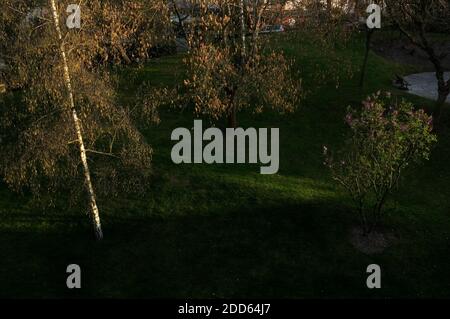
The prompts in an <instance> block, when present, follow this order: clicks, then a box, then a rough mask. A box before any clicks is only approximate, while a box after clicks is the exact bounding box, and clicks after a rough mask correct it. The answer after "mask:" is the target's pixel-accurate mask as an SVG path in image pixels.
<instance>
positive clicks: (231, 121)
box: [228, 105, 237, 128]
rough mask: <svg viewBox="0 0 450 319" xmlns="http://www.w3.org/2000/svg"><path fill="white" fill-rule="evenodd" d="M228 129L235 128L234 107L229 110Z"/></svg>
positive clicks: (235, 116) (235, 115)
mask: <svg viewBox="0 0 450 319" xmlns="http://www.w3.org/2000/svg"><path fill="white" fill-rule="evenodd" d="M228 127H229V128H236V127H237V114H236V106H234V105H233V106H232V107H231V110H230V114H229V115H228Z"/></svg>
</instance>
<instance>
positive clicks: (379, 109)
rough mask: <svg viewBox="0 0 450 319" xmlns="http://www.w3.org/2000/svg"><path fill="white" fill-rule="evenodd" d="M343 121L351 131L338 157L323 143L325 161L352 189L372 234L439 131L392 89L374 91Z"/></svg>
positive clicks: (364, 224)
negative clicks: (405, 174)
mask: <svg viewBox="0 0 450 319" xmlns="http://www.w3.org/2000/svg"><path fill="white" fill-rule="evenodd" d="M345 121H346V123H347V125H348V126H349V127H350V131H351V135H350V137H349V138H348V140H347V141H346V143H345V145H344V147H343V148H342V149H341V150H340V151H339V152H338V153H337V154H336V157H333V155H332V154H331V153H330V152H329V150H328V148H326V147H324V156H325V165H326V166H327V167H329V168H330V170H331V173H332V177H333V179H334V180H335V181H337V182H338V183H339V184H340V185H341V186H342V187H344V188H345V189H346V190H347V191H348V192H349V194H350V196H351V198H352V200H353V202H354V204H355V206H356V208H357V211H358V213H359V216H360V218H361V226H362V228H363V231H364V234H368V233H370V232H371V231H372V230H373V229H374V228H375V227H376V226H377V224H378V223H379V221H380V219H381V218H382V216H383V207H384V205H385V204H386V201H387V199H388V198H389V196H390V195H391V194H392V192H393V191H394V190H395V189H396V187H397V185H398V183H399V181H400V177H401V175H402V172H403V171H404V170H405V169H406V168H407V167H409V166H412V165H415V164H418V163H420V162H421V161H423V160H428V159H429V156H430V153H431V148H432V146H433V145H434V144H435V143H436V141H437V137H436V135H434V134H433V119H432V117H431V116H429V115H427V114H426V113H425V111H424V110H416V109H415V108H414V106H413V105H412V104H411V103H408V102H406V101H404V100H402V101H401V102H398V101H397V100H396V99H394V98H393V97H392V96H391V95H390V94H389V93H385V94H382V93H381V92H379V93H377V94H374V95H373V96H371V97H369V98H368V99H367V100H365V101H364V102H363V105H362V108H361V109H359V110H354V109H351V108H350V109H349V110H348V112H347V114H346V116H345Z"/></svg>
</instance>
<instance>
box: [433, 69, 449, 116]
mask: <svg viewBox="0 0 450 319" xmlns="http://www.w3.org/2000/svg"><path fill="white" fill-rule="evenodd" d="M436 78H437V80H438V99H437V101H436V109H435V111H434V114H433V117H434V118H435V122H436V124H437V125H439V122H440V120H441V118H442V113H443V109H444V105H445V103H446V101H447V97H448V96H449V94H450V81H447V82H446V81H445V79H444V71H443V70H439V71H437V72H436Z"/></svg>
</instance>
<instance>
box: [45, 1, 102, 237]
mask: <svg viewBox="0 0 450 319" xmlns="http://www.w3.org/2000/svg"><path fill="white" fill-rule="evenodd" d="M50 2H51V7H52V12H53V22H54V24H55V29H56V32H57V34H58V38H59V50H60V54H61V58H62V62H63V68H64V82H65V85H66V88H67V92H68V99H69V105H70V109H71V112H72V117H73V123H74V128H75V132H76V134H77V139H78V144H79V148H80V158H81V162H82V163H83V172H84V179H85V183H86V188H87V191H88V196H89V202H90V208H91V219H92V222H93V224H94V230H95V236H96V238H97V239H98V240H100V239H102V238H103V232H102V226H101V223H100V215H99V212H98V208H97V203H96V199H95V192H94V187H93V186H92V181H91V174H90V172H89V165H88V162H87V157H86V149H85V147H84V142H83V135H82V133H81V124H80V120H79V118H78V114H77V111H76V109H75V101H74V97H73V90H72V83H71V79H70V73H69V66H68V64H67V57H66V50H65V45H64V40H63V37H62V33H61V28H60V25H59V15H58V10H57V7H56V2H55V0H50Z"/></svg>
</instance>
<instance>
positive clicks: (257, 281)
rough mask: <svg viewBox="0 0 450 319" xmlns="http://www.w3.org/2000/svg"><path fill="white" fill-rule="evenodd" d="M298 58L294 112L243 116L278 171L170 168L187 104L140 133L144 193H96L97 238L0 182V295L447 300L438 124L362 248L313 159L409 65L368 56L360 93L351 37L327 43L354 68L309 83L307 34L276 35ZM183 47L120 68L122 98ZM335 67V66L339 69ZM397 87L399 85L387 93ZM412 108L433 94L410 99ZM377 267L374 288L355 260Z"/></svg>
mask: <svg viewBox="0 0 450 319" xmlns="http://www.w3.org/2000/svg"><path fill="white" fill-rule="evenodd" d="M277 46H280V47H282V48H283V49H284V50H285V51H286V52H287V53H288V54H289V55H291V56H293V57H296V58H297V63H296V65H297V67H298V68H299V69H300V70H301V72H302V74H303V78H304V83H305V86H306V88H307V89H308V90H309V91H310V92H311V93H310V94H309V95H308V96H307V97H306V99H305V100H304V101H303V103H302V106H301V107H300V109H299V110H298V112H297V113H296V114H294V115H290V116H280V115H275V114H270V113H265V114H262V115H256V116H254V115H251V114H242V115H241V116H240V124H241V125H242V126H244V127H248V126H256V127H279V128H280V138H281V141H280V142H281V146H280V160H281V162H280V172H279V174H278V175H275V176H262V175H259V174H258V173H259V166H254V165H239V166H233V165H231V166H229V165H226V166H207V165H186V166H175V165H174V164H172V163H171V161H170V150H171V147H172V144H171V142H170V133H171V131H172V130H173V129H174V128H176V127H181V126H183V127H191V126H192V121H193V116H192V113H190V112H189V111H184V112H180V111H179V110H163V111H162V122H161V124H160V125H159V126H158V127H154V128H151V129H148V130H147V131H146V132H145V136H146V137H147V138H148V141H149V142H150V143H151V144H152V145H153V147H154V150H155V157H154V170H155V173H156V177H155V180H154V184H153V185H152V190H151V192H150V193H149V194H147V196H145V198H131V197H128V198H119V199H115V200H111V199H108V200H100V203H99V205H100V208H101V214H102V218H103V222H104V231H105V240H104V241H103V242H94V241H93V240H92V234H91V228H90V224H89V221H88V219H87V216H85V215H84V214H83V212H80V210H77V209H70V210H68V211H65V209H62V208H61V209H55V210H51V211H47V212H40V211H38V210H37V209H35V208H33V207H32V206H31V204H30V202H29V201H28V199H27V198H21V197H18V196H17V195H14V194H12V193H10V192H9V191H7V190H6V189H5V188H4V187H2V188H1V189H0V219H1V221H0V242H1V244H0V256H1V261H0V263H1V267H0V287H1V289H0V297H181V298H187V297H199V298H201V297H205V298H215V297H277V298H282V297H433V296H434V297H448V296H450V279H449V278H450V267H448V265H449V263H450V245H449V242H450V209H449V208H450V205H449V203H450V201H449V200H448V198H449V194H450V184H449V183H450V167H449V165H448V163H449V160H450V143H449V136H448V133H447V132H446V131H444V132H443V133H441V136H440V138H439V145H438V147H437V148H436V149H435V150H434V152H433V155H432V158H431V160H430V161H429V162H427V163H425V165H424V166H423V167H420V168H419V169H417V170H412V171H410V172H409V173H408V176H406V179H405V181H406V182H405V183H403V185H402V187H401V189H400V193H399V195H397V196H396V197H395V198H393V200H392V201H391V202H390V203H389V205H388V207H387V212H388V216H387V218H386V222H385V225H384V227H385V228H386V229H388V230H389V231H390V232H392V233H394V234H395V238H396V240H395V241H394V242H393V243H392V245H391V246H390V247H389V248H387V249H386V250H385V252H383V253H382V254H378V255H372V256H367V255H364V254H363V253H361V252H359V251H357V250H356V249H355V248H354V247H353V246H352V245H351V244H350V242H349V235H350V231H351V229H352V227H353V226H354V225H356V223H357V220H358V219H357V216H356V215H354V214H353V212H352V210H351V205H350V202H349V200H348V198H347V197H346V195H345V194H344V193H343V192H342V191H341V190H340V189H339V188H337V187H336V186H335V185H334V183H333V182H332V181H331V179H330V177H329V174H328V172H327V170H326V169H325V168H324V167H323V165H322V156H321V151H322V146H323V145H330V146H335V145H339V144H340V143H342V141H343V139H344V136H345V132H346V130H345V125H344V122H343V120H342V119H343V117H344V113H345V110H346V108H347V106H348V105H358V104H359V101H361V99H362V98H363V97H364V96H366V95H367V94H368V93H370V92H375V91H377V90H379V89H387V88H389V87H390V83H391V79H392V77H393V75H394V74H396V73H399V74H405V73H408V72H411V73H413V72H414V71H415V68H414V67H412V66H405V65H398V64H394V63H391V62H388V61H386V60H384V59H382V58H380V57H377V56H375V55H371V57H370V64H369V71H368V81H367V85H366V88H365V89H364V90H363V91H361V90H360V89H359V88H358V87H357V86H356V83H357V82H358V81H357V78H358V76H357V71H358V68H359V65H361V60H362V55H363V53H362V51H363V47H364V45H363V42H362V41H359V40H355V41H352V42H351V43H350V44H349V47H347V48H336V50H337V54H336V56H337V57H339V56H341V57H345V58H346V59H349V60H350V61H351V63H350V65H351V66H352V68H354V70H353V72H354V74H355V75H356V76H355V78H354V79H349V78H348V77H346V76H345V74H344V72H343V74H342V79H341V81H340V85H339V86H336V85H335V83H331V82H330V83H327V82H326V81H325V82H324V83H321V84H322V87H321V88H320V89H317V90H313V89H315V88H316V87H317V84H318V83H316V82H315V81H316V80H315V79H314V77H313V76H312V75H313V74H314V73H315V72H317V70H318V69H317V68H318V67H320V68H324V69H326V68H328V67H329V68H330V70H331V69H332V68H333V67H334V68H336V65H333V63H334V64H336V63H338V62H336V61H334V60H329V59H327V58H326V56H325V55H324V54H323V52H321V50H322V49H321V48H320V47H316V46H315V45H313V44H312V43H311V42H308V39H307V38H305V39H304V41H302V42H301V43H300V42H295V41H292V40H289V41H286V40H283V39H281V41H280V43H278V44H277ZM180 61H181V56H174V57H167V58H163V59H160V60H156V61H153V62H150V63H149V64H148V65H146V67H145V68H142V69H127V70H125V71H123V72H121V76H122V78H123V94H122V98H123V99H124V100H127V99H132V96H133V92H134V90H135V89H136V87H137V86H138V85H139V83H141V82H142V81H143V80H147V81H151V83H154V84H155V85H156V84H158V83H165V84H173V83H175V82H176V81H178V80H179V79H180V74H182V70H181V71H180V69H179V68H180ZM337 70H339V65H338V66H337ZM394 93H395V94H400V92H394ZM407 98H408V99H410V100H411V101H413V102H415V103H416V104H417V105H423V106H425V107H430V106H431V105H432V102H430V101H426V100H423V99H420V98H417V97H411V96H408V97H407ZM72 263H76V264H79V265H80V266H81V269H82V289H80V290H76V291H70V290H68V289H67V288H66V285H65V283H66V276H67V274H66V273H65V270H66V267H67V265H68V264H72ZM371 263H377V264H379V265H380V266H381V267H382V271H383V273H382V289H380V290H376V291H372V290H369V289H367V288H366V278H367V274H366V273H365V270H366V267H367V266H368V265H369V264H371Z"/></svg>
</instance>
